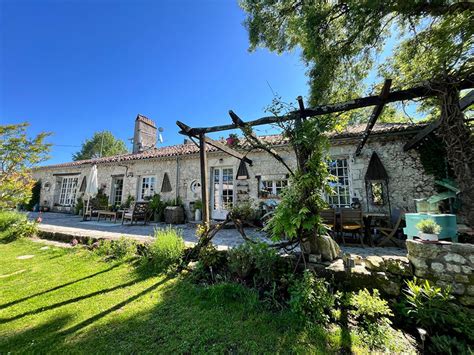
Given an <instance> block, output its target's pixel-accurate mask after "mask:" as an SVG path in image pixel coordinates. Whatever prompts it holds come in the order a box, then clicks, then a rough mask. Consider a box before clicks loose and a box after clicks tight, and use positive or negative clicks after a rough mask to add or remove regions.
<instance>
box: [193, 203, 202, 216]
mask: <svg viewBox="0 0 474 355" xmlns="http://www.w3.org/2000/svg"><path fill="white" fill-rule="evenodd" d="M201 219H202V201H201V200H196V201H194V220H195V221H200V220H201Z"/></svg>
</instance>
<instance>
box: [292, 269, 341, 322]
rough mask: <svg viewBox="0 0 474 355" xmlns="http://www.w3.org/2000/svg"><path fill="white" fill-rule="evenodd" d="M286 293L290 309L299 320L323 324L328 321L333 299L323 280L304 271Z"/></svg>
mask: <svg viewBox="0 0 474 355" xmlns="http://www.w3.org/2000/svg"><path fill="white" fill-rule="evenodd" d="M288 291H289V293H290V300H289V306H290V309H291V311H292V312H293V313H295V314H296V315H297V316H298V317H299V318H300V319H301V320H303V321H309V322H315V323H323V324H325V323H327V322H328V321H329V314H330V312H331V308H332V307H333V306H334V300H335V299H334V296H333V295H332V294H331V292H330V291H329V289H328V284H327V283H326V282H325V281H324V280H323V279H318V278H316V277H315V276H314V275H313V273H311V272H310V271H308V270H306V271H305V272H304V273H303V277H302V278H298V279H294V280H293V282H292V283H291V285H290V287H289V289H288Z"/></svg>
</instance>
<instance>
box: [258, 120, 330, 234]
mask: <svg viewBox="0 0 474 355" xmlns="http://www.w3.org/2000/svg"><path fill="white" fill-rule="evenodd" d="M332 127H333V124H332V123H331V122H330V120H328V119H324V118H321V119H319V120H316V119H309V120H307V121H305V122H304V123H303V124H301V126H300V127H296V126H295V127H293V128H289V129H286V130H285V134H286V135H287V136H290V143H291V144H292V146H293V147H294V149H295V150H297V151H298V152H307V153H306V154H307V155H308V160H307V161H305V162H304V165H303V166H298V171H296V173H295V174H294V176H293V177H291V178H290V183H289V186H288V187H287V188H286V189H285V190H284V191H283V192H282V194H281V201H280V204H279V205H278V206H277V208H276V209H275V213H274V214H273V216H272V217H271V219H270V221H269V222H268V224H267V225H266V226H265V230H266V231H269V232H270V233H271V235H272V236H273V238H275V239H279V238H281V237H282V236H286V237H287V238H289V239H296V238H298V237H300V238H301V237H302V236H303V235H314V231H315V230H321V228H322V221H321V218H320V217H319V213H318V211H320V210H321V209H323V208H325V206H326V205H327V203H326V201H325V200H324V198H323V196H324V193H326V192H327V193H330V191H331V190H330V187H329V184H328V182H329V179H330V176H329V172H328V167H327V165H326V163H325V162H326V161H327V159H326V157H327V149H328V146H329V141H328V138H327V136H326V135H325V134H324V132H327V131H329V130H330V129H331V128H332ZM308 152H310V153H309V154H308Z"/></svg>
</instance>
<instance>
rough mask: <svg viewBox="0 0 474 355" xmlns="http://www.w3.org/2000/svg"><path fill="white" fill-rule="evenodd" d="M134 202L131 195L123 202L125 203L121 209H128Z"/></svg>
mask: <svg viewBox="0 0 474 355" xmlns="http://www.w3.org/2000/svg"><path fill="white" fill-rule="evenodd" d="M134 201H135V197H133V196H132V195H128V196H127V199H126V200H125V202H124V204H123V207H124V208H130V206H131V205H132V203H133V202H134Z"/></svg>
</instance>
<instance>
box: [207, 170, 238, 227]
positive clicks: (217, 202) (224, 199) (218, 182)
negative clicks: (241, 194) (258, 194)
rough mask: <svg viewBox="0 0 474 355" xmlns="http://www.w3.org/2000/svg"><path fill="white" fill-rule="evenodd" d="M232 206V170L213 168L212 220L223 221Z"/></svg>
mask: <svg viewBox="0 0 474 355" xmlns="http://www.w3.org/2000/svg"><path fill="white" fill-rule="evenodd" d="M233 204H234V169H233V168H214V171H213V174H212V218H213V219H221V220H222V219H225V218H226V217H227V214H228V213H229V210H230V209H231V208H232V206H233Z"/></svg>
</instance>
